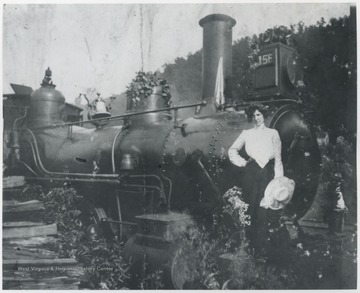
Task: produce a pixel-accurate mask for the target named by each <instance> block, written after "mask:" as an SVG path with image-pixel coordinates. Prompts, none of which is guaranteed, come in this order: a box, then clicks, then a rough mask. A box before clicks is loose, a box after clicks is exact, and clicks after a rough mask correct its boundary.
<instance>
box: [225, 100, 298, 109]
mask: <svg viewBox="0 0 360 293" xmlns="http://www.w3.org/2000/svg"><path fill="white" fill-rule="evenodd" d="M254 102H256V103H260V104H265V103H279V102H292V103H295V104H299V105H303V106H305V105H304V104H303V103H302V102H299V101H296V100H293V99H278V100H262V101H257V100H252V101H246V102H242V103H236V104H231V105H226V106H224V109H227V108H236V107H242V106H248V105H249V104H251V103H254Z"/></svg>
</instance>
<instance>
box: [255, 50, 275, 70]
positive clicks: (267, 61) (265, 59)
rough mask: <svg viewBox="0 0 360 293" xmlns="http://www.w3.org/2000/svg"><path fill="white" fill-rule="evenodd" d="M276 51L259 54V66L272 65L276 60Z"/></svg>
mask: <svg viewBox="0 0 360 293" xmlns="http://www.w3.org/2000/svg"><path fill="white" fill-rule="evenodd" d="M274 53H275V52H274V51H271V52H266V53H263V54H261V55H259V56H258V67H261V66H266V65H272V64H274V61H275V56H274Z"/></svg>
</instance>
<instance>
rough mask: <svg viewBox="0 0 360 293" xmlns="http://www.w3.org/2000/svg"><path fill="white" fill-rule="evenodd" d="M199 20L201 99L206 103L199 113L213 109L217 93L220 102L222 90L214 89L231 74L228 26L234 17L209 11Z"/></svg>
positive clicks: (213, 110) (230, 39) (230, 26)
mask: <svg viewBox="0 0 360 293" xmlns="http://www.w3.org/2000/svg"><path fill="white" fill-rule="evenodd" d="M199 24H200V26H201V27H202V28H203V53H202V54H203V55H202V99H203V100H204V101H206V103H207V105H206V106H205V107H204V108H202V109H201V115H211V114H214V113H215V112H216V111H217V106H216V102H217V103H218V104H219V101H216V96H217V95H220V96H221V97H220V103H221V100H222V95H223V92H218V91H219V89H220V90H221V91H222V90H223V86H221V85H224V84H225V86H226V80H227V79H228V78H229V77H230V76H231V72H232V27H233V26H234V25H235V24H236V21H235V19H233V18H232V17H230V16H227V15H224V14H210V15H208V16H206V17H204V18H203V19H201V20H200V22H199ZM219 84H220V86H219ZM225 90H226V89H225ZM216 92H217V93H216ZM217 99H218V98H217Z"/></svg>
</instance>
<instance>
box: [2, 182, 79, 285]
mask: <svg viewBox="0 0 360 293" xmlns="http://www.w3.org/2000/svg"><path fill="white" fill-rule="evenodd" d="M7 180H8V179H7ZM15 185H17V184H15ZM21 192H22V188H21V186H11V187H9V188H6V186H4V189H3V289H27V290H38V289H62V290H77V289H79V284H80V280H81V279H82V277H83V276H84V270H82V266H81V264H79V263H78V262H77V261H76V260H75V259H73V258H60V257H59V254H58V251H57V248H56V241H57V226H56V224H55V223H45V222H44V221H43V211H44V205H43V203H42V202H41V201H38V200H28V201H20V200H18V199H19V198H21Z"/></svg>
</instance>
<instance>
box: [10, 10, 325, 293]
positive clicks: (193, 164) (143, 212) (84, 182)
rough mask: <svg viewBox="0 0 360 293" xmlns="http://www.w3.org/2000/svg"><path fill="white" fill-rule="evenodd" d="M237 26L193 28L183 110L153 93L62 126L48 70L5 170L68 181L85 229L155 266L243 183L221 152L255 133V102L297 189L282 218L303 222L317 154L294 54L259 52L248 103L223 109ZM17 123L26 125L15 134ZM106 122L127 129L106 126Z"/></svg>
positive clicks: (177, 283)
mask: <svg viewBox="0 0 360 293" xmlns="http://www.w3.org/2000/svg"><path fill="white" fill-rule="evenodd" d="M235 24H236V21H235V20H234V19H233V18H231V17H229V16H226V15H222V14H212V15H209V16H207V17H205V18H203V19H202V20H201V21H200V26H201V27H202V28H203V52H202V54H203V76H202V78H203V82H202V98H201V99H199V102H198V103H194V104H190V105H182V106H172V107H169V106H168V104H167V101H166V99H164V97H163V96H162V94H161V92H162V88H161V86H157V87H154V88H153V90H152V94H151V95H150V96H148V97H147V98H144V99H143V100H142V101H140V103H139V104H138V105H137V107H136V109H135V110H134V111H129V112H127V113H126V114H123V115H118V116H113V117H110V116H109V115H108V114H107V113H105V114H104V112H106V111H102V112H99V111H95V114H94V115H92V117H91V119H90V120H89V121H86V122H85V121H79V122H64V120H63V110H64V104H65V97H64V96H63V95H62V94H61V92H59V91H58V90H56V89H55V85H54V84H53V83H52V80H51V71H50V70H48V71H46V74H45V78H44V80H43V82H42V84H41V88H39V89H38V90H35V91H34V92H33V93H32V94H31V101H30V107H29V110H28V112H27V113H26V114H25V115H24V116H23V117H20V118H19V120H18V121H17V122H16V123H14V127H13V129H12V132H11V140H10V143H9V148H10V149H11V154H10V157H9V163H8V164H9V168H10V167H12V169H11V168H10V169H11V170H12V172H13V173H21V174H24V175H26V177H27V179H28V180H32V181H35V182H48V183H50V182H71V184H73V185H74V186H75V187H76V188H78V189H79V190H80V191H81V193H82V194H83V195H84V196H85V197H86V198H87V199H88V213H89V219H90V224H89V229H90V230H89V231H91V232H98V231H100V230H102V232H103V233H110V234H111V233H113V234H114V235H116V236H117V237H119V238H121V239H126V240H127V243H126V244H125V248H124V252H125V254H126V255H127V256H129V257H131V258H132V260H133V262H135V263H136V260H140V259H142V256H143V254H147V255H148V259H149V261H150V263H152V264H153V265H154V267H156V266H158V265H160V264H161V263H165V262H168V260H169V259H171V257H172V255H173V248H172V247H173V246H172V245H171V243H173V242H174V239H176V237H178V234H179V232H181V231H182V230H183V229H185V228H186V227H187V225H190V224H191V222H192V219H194V218H197V217H208V216H209V215H211V204H208V203H216V200H218V199H219V198H221V196H222V195H223V194H224V193H225V192H226V191H227V190H228V189H230V188H232V187H233V186H239V187H241V186H242V184H243V182H242V180H243V176H242V172H243V170H242V168H238V167H236V166H234V165H232V164H231V163H230V161H229V158H228V154H227V153H228V149H229V147H230V146H231V145H232V143H233V142H234V141H235V139H236V138H237V137H238V135H239V134H240V133H241V132H242V131H243V130H244V129H249V128H251V127H252V125H251V124H250V123H249V122H248V120H247V119H246V116H245V113H244V108H245V107H246V106H248V105H249V103H251V102H254V101H257V102H260V103H263V104H264V105H266V106H268V110H269V116H268V117H267V118H266V124H267V125H268V126H269V127H271V128H275V129H277V130H278V132H279V134H280V138H281V141H282V160H283V164H284V171H285V176H287V177H289V178H292V179H294V180H295V182H296V189H295V193H294V196H293V199H292V201H291V203H290V204H289V205H288V206H287V207H286V212H287V213H288V214H291V215H295V219H299V218H301V217H302V216H303V215H304V214H305V213H306V211H307V210H308V209H309V207H310V205H311V204H312V201H313V198H314V196H315V193H316V189H317V181H318V173H319V161H320V155H319V150H318V145H317V140H316V137H315V136H314V132H313V129H312V125H311V120H310V118H309V115H310V114H311V113H309V111H308V109H307V108H306V107H305V106H304V105H302V104H301V103H300V102H298V101H296V99H295V97H294V91H295V86H296V82H297V81H299V80H300V79H301V70H299V66H298V62H297V60H296V52H294V50H293V49H291V48H289V47H287V46H285V45H283V44H280V43H275V44H271V45H269V46H267V47H265V48H264V49H263V50H262V51H260V52H259V55H258V58H259V59H258V66H257V68H256V70H255V84H254V85H255V94H254V96H252V97H251V98H249V97H247V98H246V99H245V98H242V97H239V98H242V99H241V100H239V103H237V104H231V105H230V104H228V103H227V101H226V98H227V97H226V96H224V91H225V88H224V87H226V85H227V83H228V80H229V78H230V76H231V69H232V50H231V48H232V27H233V26H234V25H235ZM97 103H98V106H100V105H101V103H102V101H101V100H100V99H98V100H97ZM189 107H192V108H194V113H195V114H194V115H193V116H192V117H190V118H186V119H182V120H180V119H178V115H177V114H178V111H181V109H182V108H189ZM98 108H99V107H98ZM20 120H25V123H23V124H22V126H21V127H20V126H18V125H19V121H20ZM111 120H123V121H124V123H123V124H122V125H118V126H108V125H107V123H108V122H109V121H111ZM84 123H93V124H94V125H95V126H96V127H95V128H92V129H88V128H84V127H82V124H84ZM243 155H244V156H246V154H245V153H244V154H243ZM214 199H215V201H214ZM184 211H186V213H183V212H184ZM170 268H171V269H170V272H169V274H170V280H171V282H172V283H171V286H173V287H175V288H180V287H181V282H182V279H181V276H179V274H180V273H179V272H177V271H176V266H175V265H174V261H173V262H172V263H171V265H170ZM180 275H181V274H180Z"/></svg>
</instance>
